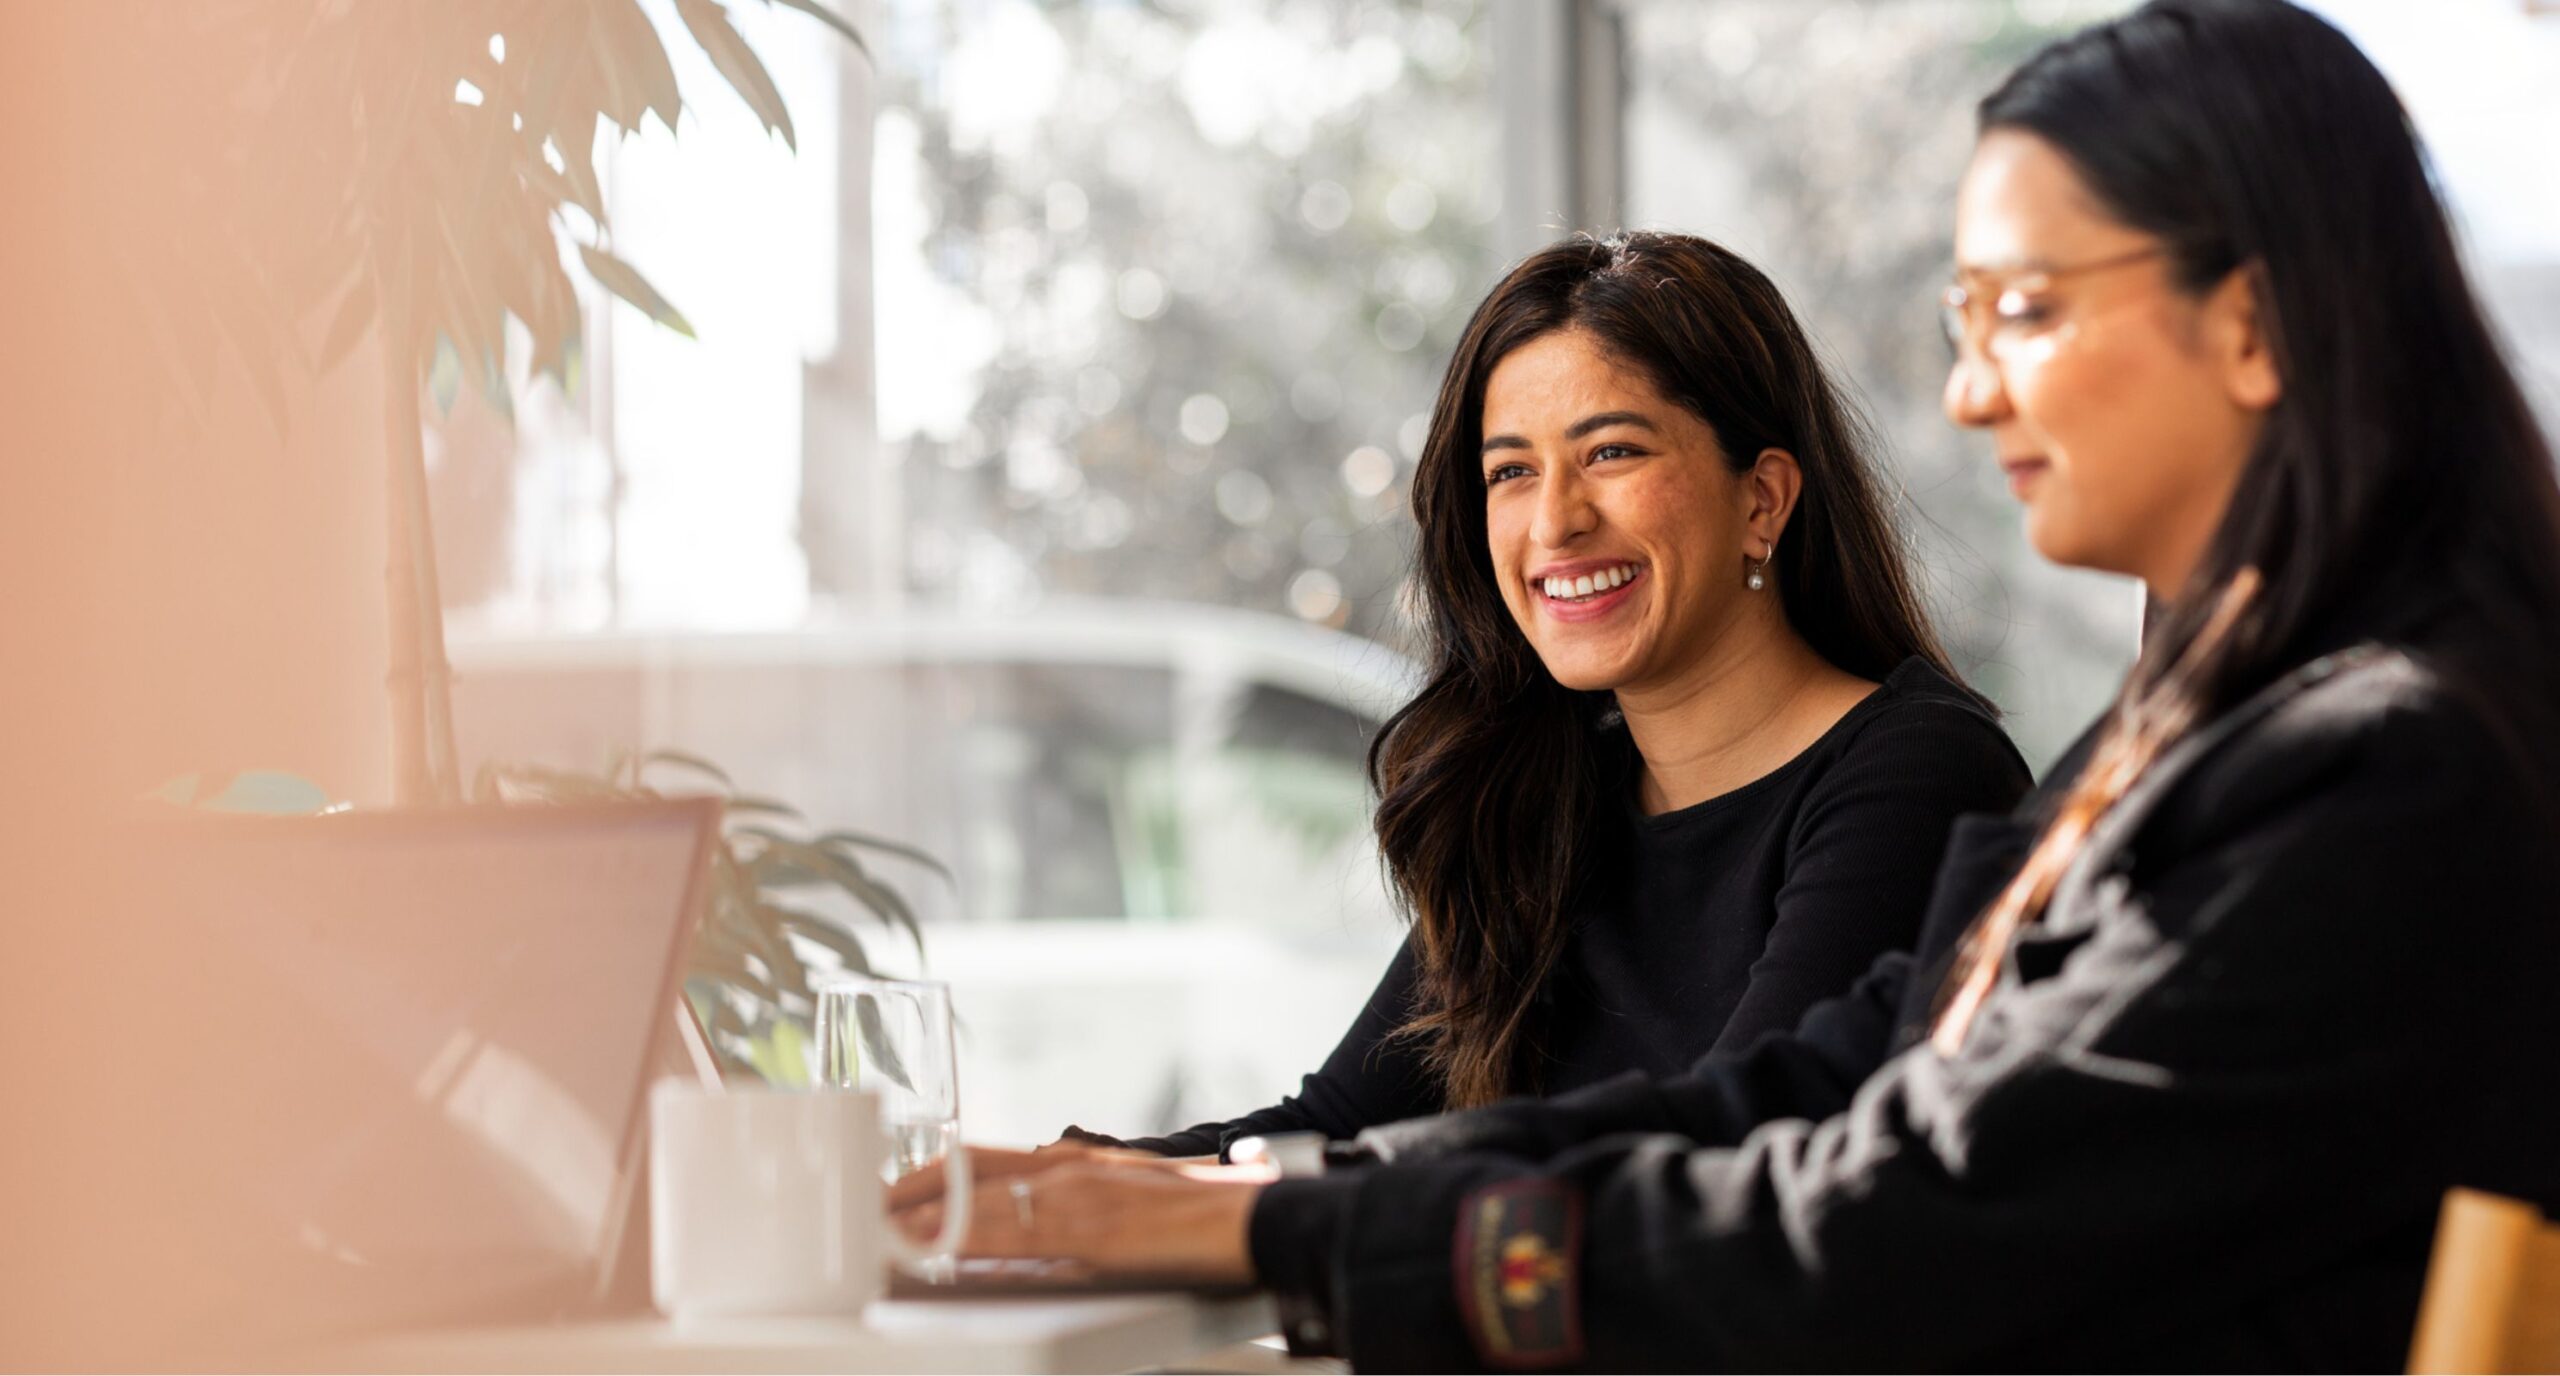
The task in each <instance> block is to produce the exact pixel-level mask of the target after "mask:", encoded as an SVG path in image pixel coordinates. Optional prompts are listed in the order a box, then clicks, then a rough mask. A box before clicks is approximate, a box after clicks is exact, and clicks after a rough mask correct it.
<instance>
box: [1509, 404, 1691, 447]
mask: <svg viewBox="0 0 2560 1376" xmlns="http://www.w3.org/2000/svg"><path fill="white" fill-rule="evenodd" d="M1612 425H1632V426H1635V427H1637V428H1638V429H1642V430H1651V431H1653V432H1654V433H1655V434H1660V433H1662V431H1661V428H1660V427H1659V426H1656V425H1655V424H1654V423H1653V422H1652V421H1649V420H1647V419H1645V418H1644V417H1643V416H1640V415H1638V414H1636V413H1635V412H1633V411H1603V412H1601V413H1600V414H1598V415H1596V416H1584V417H1583V418H1582V419H1580V420H1578V421H1575V422H1574V423H1573V424H1571V425H1568V426H1566V427H1565V429H1564V437H1565V438H1566V439H1569V440H1578V439H1581V438H1582V437H1583V436H1585V435H1588V434H1590V433H1591V432H1592V431H1594V430H1606V429H1608V428H1609V427H1610V426H1612ZM1528 447H1529V442H1528V441H1527V440H1524V439H1522V438H1520V437H1519V436H1518V435H1494V436H1491V437H1489V438H1487V439H1486V440H1485V442H1484V452H1486V453H1488V454H1490V453H1492V452H1493V451H1494V450H1497V449H1526V448H1528Z"/></svg>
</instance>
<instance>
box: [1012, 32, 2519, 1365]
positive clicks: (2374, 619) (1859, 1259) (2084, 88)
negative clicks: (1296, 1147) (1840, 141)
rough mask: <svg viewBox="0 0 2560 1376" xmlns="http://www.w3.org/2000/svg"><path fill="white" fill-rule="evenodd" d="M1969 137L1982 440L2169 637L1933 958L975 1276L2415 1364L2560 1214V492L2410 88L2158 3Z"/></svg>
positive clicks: (1972, 878) (1753, 1330)
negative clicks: (2465, 1246) (2148, 594)
mask: <svg viewBox="0 0 2560 1376" xmlns="http://www.w3.org/2000/svg"><path fill="white" fill-rule="evenodd" d="M1981 114H1982V121H1981V128H1982V133H1981V138H1980V141H1979V142H1978V144H1977V146H1976V149H1975V153H1974V157H1973V161H1972V163H1971V166H1970V167H1969V169H1968V171H1967V173H1966V175H1965V178H1964V183H1963V189H1962V193H1961V197H1960V200H1959V204H1958V207H1957V232H1956V258H1957V264H1958V287H1957V290H1956V291H1954V292H1951V293H1950V294H1949V298H1948V300H1949V305H1950V306H1951V308H1952V309H1953V311H1954V313H1955V316H1956V320H1957V326H1958V334H1959V338H1960V340H1961V343H1962V353H1961V355H1960V357H1959V359H1958V361H1957V363H1956V365H1955V367H1954V369H1953V370H1952V372H1951V374H1950V377H1949V379H1948V384H1947V391H1946V406H1947V411H1948V414H1949V415H1950V417H1951V418H1953V419H1954V420H1955V421H1956V422H1958V423H1959V424H1962V425H1966V426H1970V427H1973V428H1976V429H1979V430H1981V431H1982V432H1984V433H1985V434H1986V435H1987V437H1988V438H1989V440H1990V448H1991V449H1992V451H1993V453H1994V454H1995V455H1996V457H1997V460H1998V461H1999V462H2000V464H2001V465H2002V466H2003V468H2004V469H2005V470H2006V471H2007V472H2008V474H2009V477H2010V482H2011V484H2012V486H2013V488H2014V490H2015V491H2016V492H2017V494H2018V497H2019V499H2020V501H2021V503H2022V505H2023V506H2024V508H2025V512H2026V522H2027V529H2028V532H2029V534H2030V535H2031V537H2032V538H2033V540H2034V543H2035V544H2036V546H2037V548H2038V549H2039V550H2040V551H2042V552H2043V553H2044V554H2046V555H2047V556H2049V557H2051V558H2054V559H2056V560H2058V561H2061V562H2064V563H2069V564H2074V565H2080V566H2084V567H2090V568H2098V569H2107V570H2112V571H2116V572H2121V573H2126V574H2131V575H2135V576H2137V577H2140V578H2142V579H2143V580H2145V582H2146V583H2148V584H2149V586H2150V588H2151V590H2152V591H2153V593H2154V594H2155V595H2156V596H2158V597H2159V598H2160V599H2161V600H2162V602H2163V603H2164V604H2165V606H2166V608H2167V611H2166V615H2165V618H2164V619H2163V621H2162V622H2161V624H2159V625H2158V626H2156V627H2155V628H2154V630H2153V633H2152V636H2151V640H2150V643H2149V644H2148V645H2147V646H2146V648H2145V650H2144V653H2143V656H2142V658H2141V660H2140V662H2139V663H2138V664H2137V665H2136V666H2135V668H2134V670H2133V672H2132V674H2131V675H2130V676H2129V677H2128V679H2127V681H2126V683H2125V685H2124V688H2123V691H2122V693H2121V695H2120V697H2119V699H2118V702H2117V704H2116V705H2115V707H2114V708H2113V709H2111V710H2110V711H2109V712H2108V713H2107V714H2106V716H2105V717H2104V718H2103V719H2102V720H2101V721H2100V722H2098V723H2097V724H2096V726H2095V727H2093V728H2092V730H2091V732H2090V733H2089V734H2088V736H2086V737H2085V738H2084V739H2083V741H2082V742H2081V743H2080V744H2079V745H2078V746H2077V747H2075V748H2074V749H2073V750H2072V751H2071V752H2070V753H2069V754H2068V755H2067V756H2066V758H2065V760H2064V762H2063V763H2062V764H2061V765H2060V766H2058V767H2057V769H2056V771H2055V774H2054V777H2053V778H2052V779H2051V780H2050V781H2049V782H2048V783H2047V784H2046V785H2045V787H2044V788H2043V789H2041V790H2040V791H2039V792H2038V794H2037V795H2035V796H2034V797H2032V798H2031V799H2030V800H2029V802H2028V803H2027V805H2026V806H2025V807H2024V808H2022V809H2021V811H2020V812H2019V814H2018V816H2017V817H2016V819H2015V821H2014V822H2013V823H2011V824H2009V825H2007V826H1997V825H1994V826H1969V827H1966V828H1964V829H1963V830H1962V831H1961V832H1960V834H1959V835H1958V836H1957V838H1956V839H1955V841H1954V843H1953V844H1952V845H1951V847H1950V850H1949V853H1948V858H1947V862H1946V865H1945V866H1944V868H1943V869H1942V872H1941V874H1940V877H1939V882H1938V888H1937V892H1936V895H1935V898H1934V899H1933V902H1932V904H1931V909H1930V915H1929V918H1928V923H1929V925H1930V929H1931V932H1932V935H1930V936H1926V937H1924V940H1923V949H1924V951H1931V952H1934V953H1936V954H1935V958H1933V959H1929V960H1927V961H1926V962H1925V963H1915V962H1911V961H1888V962H1886V963H1884V964H1882V965H1880V966H1879V967H1878V969H1877V970H1876V971H1874V972H1873V973H1872V974H1871V975H1870V976H1869V978H1868V979H1867V980H1866V981H1864V982H1863V983H1862V984H1861V986H1860V988H1859V989H1858V991H1857V992H1856V994H1855V995H1854V996H1852V997H1850V998H1847V999H1842V1000H1838V1001H1834V1002H1831V1003H1827V1004H1825V1005H1823V1006H1822V1007H1819V1008H1817V1009H1816V1010H1815V1011H1814V1012H1813V1013H1812V1014H1811V1015H1809V1016H1808V1018H1807V1019H1806V1020H1805V1022H1804V1023H1803V1024H1802V1025H1801V1026H1800V1027H1799V1028H1798V1029H1797V1030H1796V1031H1795V1032H1794V1033H1792V1034H1789V1035H1785V1036H1780V1037H1773V1038H1770V1039H1767V1040H1766V1041H1764V1042H1762V1043H1760V1044H1759V1045H1758V1046H1756V1047H1754V1048H1752V1049H1751V1050H1749V1051H1748V1052H1746V1053H1745V1054H1743V1055H1741V1056H1738V1057H1720V1058H1715V1059H1711V1060H1709V1061H1706V1062H1703V1063H1701V1064H1700V1065H1699V1066H1698V1067H1696V1068H1694V1069H1693V1070H1692V1071H1691V1072H1690V1073H1689V1074H1687V1075H1685V1076H1682V1077H1675V1078H1671V1079H1656V1080H1643V1079H1632V1078H1631V1079H1629V1080H1626V1081H1622V1082H1617V1083H1612V1084H1608V1085H1603V1086H1598V1087H1595V1088H1593V1089H1591V1090H1588V1091H1585V1092H1583V1093H1581V1094H1577V1095H1572V1096H1567V1097H1565V1098H1563V1099H1561V1100H1558V1101H1554V1102H1552V1103H1548V1104H1543V1105H1531V1104H1507V1105H1496V1106H1493V1107H1490V1108H1487V1109H1483V1110H1479V1111H1476V1112H1473V1113H1467V1114H1460V1115H1455V1116H1453V1117H1448V1118H1442V1119H1437V1120H1425V1121H1423V1122H1421V1123H1417V1124H1411V1125H1406V1126H1405V1127H1402V1128H1399V1129H1393V1130H1389V1131H1385V1132H1380V1133H1374V1134H1370V1135H1369V1136H1368V1137H1367V1139H1366V1140H1365V1142H1364V1143H1363V1144H1362V1147H1361V1148H1360V1149H1359V1150H1358V1151H1356V1152H1345V1151H1338V1152H1336V1153H1335V1154H1334V1155H1335V1156H1336V1157H1337V1159H1339V1158H1341V1157H1343V1156H1350V1155H1358V1156H1362V1157H1365V1158H1367V1159H1368V1160H1369V1161H1370V1162H1371V1164H1365V1165H1359V1166H1352V1165H1349V1164H1348V1163H1343V1164H1341V1165H1339V1166H1338V1167H1337V1168H1336V1169H1335V1170H1333V1172H1332V1173H1330V1174H1326V1175H1322V1176H1319V1177H1316V1178H1310V1179H1281V1180H1278V1181H1276V1182H1267V1183H1266V1182H1257V1181H1253V1180H1245V1179H1210V1180H1184V1179H1177V1178H1172V1177H1170V1176H1169V1175H1168V1174H1167V1173H1164V1172H1135V1171H1126V1170H1113V1169H1110V1168H1107V1167H1103V1166H1098V1165H1093V1164H1089V1163H1087V1164H1068V1165H1062V1166H1059V1167H1057V1168H1056V1169H1054V1170H1052V1171H1050V1172H1047V1173H1044V1174H1042V1175H1039V1176H1036V1177H1033V1178H1032V1179H1031V1181H1030V1182H1029V1189H1028V1190H1027V1191H1026V1194H1027V1206H1028V1207H1026V1208H1025V1209H1024V1210H1023V1211H1021V1213H1020V1214H1019V1215H1017V1214H1012V1213H1005V1212H1001V1211H997V1212H994V1213H993V1214H992V1216H991V1221H990V1223H989V1226H988V1227H987V1229H986V1231H985V1232H984V1233H983V1234H982V1235H981V1236H980V1237H978V1238H977V1239H976V1241H975V1245H976V1246H977V1247H979V1248H980V1249H982V1250H987V1251H993V1252H1038V1253H1061V1252H1063V1253H1067V1254H1072V1255H1080V1256H1084V1257H1087V1258H1088V1259H1091V1260H1093V1261H1095V1262H1096V1263H1098V1264H1100V1265H1103V1266H1105V1267H1115V1268H1123V1269H1132V1270H1153V1271H1166V1270H1180V1271H1183V1272H1186V1273H1188V1274H1193V1275H1198V1276H1204V1277H1216V1278H1222V1279H1228V1280H1235V1281H1243V1280H1248V1279H1250V1280H1255V1281H1258V1282H1259V1283H1261V1284H1264V1285H1266V1286H1270V1287H1272V1288H1275V1289H1278V1290H1280V1291H1282V1292H1283V1293H1284V1294H1289V1295H1294V1296H1297V1297H1298V1298H1299V1299H1300V1300H1301V1302H1302V1303H1303V1304H1305V1305H1306V1306H1307V1315H1308V1317H1307V1318H1306V1321H1305V1323H1304V1324H1303V1325H1302V1329H1303V1332H1304V1333H1305V1334H1307V1335H1308V1336H1314V1337H1319V1338H1321V1339H1322V1340H1323V1341H1325V1342H1326V1343H1328V1344H1329V1345H1331V1346H1334V1347H1336V1348H1338V1349H1341V1350H1344V1351H1347V1352H1348V1353H1349V1354H1350V1355H1351V1356H1352V1357H1353V1359H1354V1361H1355V1363H1356V1364H1358V1365H1361V1366H1374V1367H1381V1368H1433V1369H1449V1368H1456V1367H1469V1366H1478V1365H1492V1366H1504V1367H1514V1368H1518V1367H1538V1366H1559V1365H1588V1366H1591V1367H1595V1368H1599V1369H1640V1368H1678V1369H1693V1370H1699V1369H1710V1368H1719V1367H1768V1368H1779V1367H1807V1366H1819V1367H1833V1368H1852V1367H1865V1368H1873V1369H1898V1368H1913V1367H1928V1368H1942V1367H1993V1366H2001V1367H2007V1366H2025V1365H2033V1366H2050V1367H2063V1368H2069V1367H2090V1368H2095V1367H2102V1366H2103V1367H2106V1368H2110V1369H2115V1368H2128V1367H2141V1368H2148V1369H2153V1370H2177V1369H2187V1368H2211V1369H2241V1368H2261V1367H2277V1366H2299V1367H2318V1368H2354V1369H2382V1368H2385V1367H2396V1366H2398V1365H2399V1364H2400V1363H2401V1361H2402V1358H2403V1356H2404V1354H2405V1353H2406V1351H2407V1343H2408V1337H2409V1332H2410V1327H2411V1323H2412V1318H2413V1315H2414V1312H2415V1308H2416V1301H2417V1296H2418V1293H2419V1287H2420V1283H2421V1276H2422V1273H2423V1269H2424V1265H2425V1260H2426V1256H2427V1248H2428V1240H2429V1237H2430V1234H2431V1231H2432V1226H2433V1220H2434V1218H2435V1214H2436V1210H2437V1207H2438V1202H2439V1200H2440V1198H2441V1196H2442V1195H2443V1193H2444V1191H2445V1190H2446V1189H2447V1188H2448V1187H2451V1186H2456V1185H2467V1186H2475V1187H2479V1188H2484V1189H2489V1190H2494V1191H2499V1192H2503V1193H2507V1194H2512V1195H2518V1196H2522V1197H2525V1198H2528V1199H2532V1200H2535V1201H2537V1202H2540V1203H2542V1204H2543V1205H2545V1206H2546V1207H2548V1206H2549V1205H2551V1204H2553V1203H2555V1202H2560V1092H2556V1091H2560V1062H2555V1058H2554V1049H2555V1048H2560V1000H2555V999H2553V998H2552V997H2551V996H2550V992H2549V985H2550V982H2551V978H2552V975H2553V972H2554V971H2555V970H2560V911H2556V909H2560V897H2555V895H2560V846H2555V845H2554V841H2555V840H2560V816H2556V815H2555V811H2556V809H2560V800H2555V798H2554V791H2553V788H2552V786H2551V782H2550V779H2551V775H2552V772H2553V766H2554V764H2555V762H2560V721H2555V715H2560V491H2556V490H2555V486H2554V482H2553V474H2552V454H2551V450H2550V447H2549V445H2548V442H2547V441H2546V439H2545V437H2544V436H2543V435H2542V433H2541V432H2540V431H2539V430H2538V429H2537V428H2536V425H2535V422H2534V420H2533V418H2532V416H2531V414H2530V413H2529V411H2528V409H2527V407H2526V404H2525V402H2524V400H2523V397H2522V395H2521V394H2520V392H2519V389H2518V387H2517V384H2516V382H2515V379H2514V377H2513V375H2512V373H2511V372H2510V370H2509V368H2508V365H2507V364H2506V362H2505V361H2504V360H2503V359H2502V358H2501V357H2500V355H2499V351H2498V347H2497V345H2496V343H2495V341H2494V339H2493V337H2492V335H2491V332H2490V330H2489V328H2488V326H2487V324H2486V323H2485V321H2484V319H2483V317H2482V315H2481V311H2480V308H2479V306H2478V304H2477V302H2476V301H2475V299H2474V297H2473V295H2472V292H2471V289H2470V284H2469V283H2468V281H2467V280H2466V279H2465V276H2464V273H2463V270H2462V267H2461V264H2460V260H2459V258H2458V256H2457V254H2456V251H2455V248H2454V242H2453V239H2452V236H2451V234H2450V232H2449V231H2448V228H2447V224H2446V219H2445V215H2444V211H2443V209H2442V207H2441V206H2440V204H2439V203H2438V202H2437V200H2436V197H2435V194H2434V190H2433V188H2432V185H2431V184H2430V182H2429V179H2428V175H2427V170H2426V166H2425V162H2424V159H2423V156H2422V154H2421V153H2420V151H2419V149H2418V147H2417V145H2416V142H2415V139H2414V137H2413V136H2412V135H2411V133H2410V131H2409V129H2408V127H2407V124H2406V120H2405V117H2404V115H2403V114H2402V111H2401V109H2400V106H2399V104H2398V102H2397V100H2396V99H2395V98H2394V96H2393V95H2392V92H2391V90H2390V88H2389V86H2388V85H2387V84H2386V83H2385V82H2384V80H2383V78H2382V77H2381V75H2380V74H2379V73H2378V72H2376V71H2375V70H2374V68H2373V67H2372V65H2371V64H2370V63H2369V62H2367V61H2366V59H2365V58H2364V57H2363V55H2362V54H2360V53H2358V52H2357V51H2356V50H2355V48H2354V46H2353V45H2352V44H2351V43H2349V42H2348V41H2347V40H2346V39H2345V38H2344V37H2343V36H2341V35H2340V34H2338V33H2337V32H2336V31H2335V30H2333V29H2331V28H2330V27H2329V26H2328V25H2327V24H2325V23H2323V22H2322V21H2320V20H2318V19H2316V18H2313V17H2312V16H2310V15H2308V14H2306V13H2304V12H2303V11H2301V10H2298V9H2296V8H2294V7H2292V6H2290V5H2288V4H2284V3H2281V0H2155V2H2154V3H2152V4H2150V5H2147V6H2145V7H2144V8H2143V9H2141V10H2139V11H2137V12H2136V13H2134V14H2133V15H2131V16H2129V17H2127V18H2124V19H2121V20H2118V21H2115V22H2112V23H2109V24H2105V25H2101V26H2099V27H2097V28H2094V29H2091V30H2089V31H2086V32H2084V33H2082V34H2079V35H2076V36H2074V37H2072V38H2069V39H2065V40H2063V41H2062V42H2060V43H2057V44H2055V45H2053V46H2051V47H2049V48H2047V49H2045V50H2044V51H2043V52H2041V53H2040V54H2038V55H2037V56H2036V57H2034V58H2033V59H2031V60H2030V61H2029V62H2028V63H2027V64H2026V65H2025V66H2024V67H2022V68H2020V69H2019V71H2018V72H2016V73H2015V74H2014V75H2013V76H2012V77H2011V78H2010V79H2009V80H2008V81H2007V82H2006V83H2005V84H2004V85H2003V86H2002V87H2001V88H2000V89H1999V90H1997V91H1995V92H1994V93H1993V94H1992V95H1991V96H1990V97H1989V98H1988V99H1987V100H1986V101H1985V102H1984V103H1983V105H1982V111H1981ZM1958 934H1961V935H1960V936H1959V935H1958ZM1026 1222H1027V1223H1028V1225H1029V1226H1027V1227H1025V1226H1023V1225H1024V1224H1025V1223H1026Z"/></svg>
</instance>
